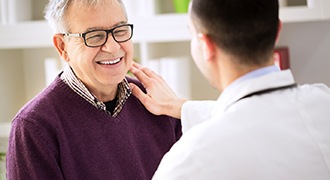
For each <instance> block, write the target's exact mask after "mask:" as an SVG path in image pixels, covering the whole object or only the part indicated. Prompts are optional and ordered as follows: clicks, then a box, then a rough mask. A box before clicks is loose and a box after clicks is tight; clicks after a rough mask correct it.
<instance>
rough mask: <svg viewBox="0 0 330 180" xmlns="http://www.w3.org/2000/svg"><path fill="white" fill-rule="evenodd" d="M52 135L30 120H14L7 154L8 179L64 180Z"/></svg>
mask: <svg viewBox="0 0 330 180" xmlns="http://www.w3.org/2000/svg"><path fill="white" fill-rule="evenodd" d="M50 139H51V137H50V133H48V132H47V131H46V130H45V129H44V128H40V127H38V125H36V124H34V123H32V122H30V121H28V120H27V119H20V118H16V119H14V121H13V123H12V129H11V133H10V137H9V147H8V154H7V160H6V162H7V164H6V168H7V178H8V179H63V177H62V173H61V170H60V167H59V165H58V162H57V160H56V159H57V158H56V155H57V154H56V151H55V150H54V149H55V148H51V146H50V143H49V140H50Z"/></svg>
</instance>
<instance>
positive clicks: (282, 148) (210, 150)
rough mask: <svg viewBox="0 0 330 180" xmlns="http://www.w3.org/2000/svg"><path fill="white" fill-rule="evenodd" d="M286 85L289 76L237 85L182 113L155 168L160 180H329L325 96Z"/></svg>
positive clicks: (315, 88) (328, 103)
mask: <svg viewBox="0 0 330 180" xmlns="http://www.w3.org/2000/svg"><path fill="white" fill-rule="evenodd" d="M292 83H294V79H293V76H292V74H291V72H290V71H289V70H286V71H281V72H276V73H271V74H267V75H264V76H261V77H258V78H254V79H249V80H246V81H243V82H242V83H240V84H239V85H238V86H237V87H236V88H235V89H236V90H235V91H232V92H230V93H227V94H226V95H221V96H220V97H219V99H218V100H217V101H204V102H203V101H202V102H193V101H192V102H187V103H185V104H184V106H183V107H182V117H181V118H182V125H183V130H184V134H183V136H182V137H181V139H180V140H179V141H178V142H177V143H176V144H175V145H174V146H173V147H172V149H171V150H170V151H169V153H167V154H166V155H165V156H164V158H163V160H162V161H161V164H160V166H159V167H158V170H157V171H156V174H155V176H154V179H157V180H158V179H161V180H195V179H196V180H213V179H221V180H222V179H223V180H240V179H244V180H259V179H262V180H279V179H280V180H283V179H287V180H324V179H327V180H329V179H330V89H329V88H328V87H326V86H325V85H322V84H313V85H302V86H298V87H294V88H288V89H279V90H275V91H271V92H268V93H264V94H259V95H254V96H251V97H247V98H244V99H241V100H239V99H240V98H242V97H244V96H245V95H247V94H250V93H253V92H256V91H261V90H264V89H268V88H274V87H275V88H276V87H282V86H286V85H289V84H292Z"/></svg>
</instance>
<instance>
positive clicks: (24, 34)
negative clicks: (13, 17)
mask: <svg viewBox="0 0 330 180" xmlns="http://www.w3.org/2000/svg"><path fill="white" fill-rule="evenodd" d="M52 42H53V41H52V31H51V28H50V27H49V25H48V23H47V22H46V21H31V22H20V23H17V24H12V25H1V26H0V49H10V48H14V49H16V48H35V47H51V46H52V45H53V44H52Z"/></svg>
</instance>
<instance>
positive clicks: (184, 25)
mask: <svg viewBox="0 0 330 180" xmlns="http://www.w3.org/2000/svg"><path fill="white" fill-rule="evenodd" d="M132 22H133V23H134V25H135V26H134V36H133V37H134V38H133V41H134V42H137V43H139V42H151V43H152V42H177V41H189V40H190V33H189V29H188V15H187V14H163V15H156V16H154V17H141V18H136V19H132Z"/></svg>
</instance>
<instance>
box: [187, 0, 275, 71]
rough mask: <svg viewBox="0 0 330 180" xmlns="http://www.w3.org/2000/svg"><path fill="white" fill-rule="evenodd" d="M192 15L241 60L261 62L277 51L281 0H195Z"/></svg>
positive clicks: (199, 26)
mask: <svg viewBox="0 0 330 180" xmlns="http://www.w3.org/2000/svg"><path fill="white" fill-rule="evenodd" d="M191 17H192V20H193V23H194V25H195V27H196V29H197V31H198V32H201V33H204V34H207V35H208V36H209V37H210V38H211V39H212V41H213V42H214V43H216V45H217V46H218V47H220V48H221V49H223V50H224V51H225V52H227V53H229V54H231V55H233V56H234V57H236V59H238V60H239V62H238V63H241V64H247V65H256V64H257V65H261V64H263V63H265V62H267V61H268V60H269V57H270V56H271V55H272V54H273V49H274V45H275V42H276V37H277V33H278V24H279V18H278V0H192V6H191Z"/></svg>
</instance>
